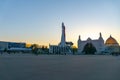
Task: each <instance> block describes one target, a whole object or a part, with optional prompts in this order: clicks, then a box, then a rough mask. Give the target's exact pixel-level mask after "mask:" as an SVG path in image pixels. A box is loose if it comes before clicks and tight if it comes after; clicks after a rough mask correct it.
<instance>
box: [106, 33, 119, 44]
mask: <svg viewBox="0 0 120 80" xmlns="http://www.w3.org/2000/svg"><path fill="white" fill-rule="evenodd" d="M105 45H106V46H119V44H118V42H117V41H116V39H115V38H113V37H112V36H111V35H110V37H109V38H108V39H107V40H106V42H105Z"/></svg>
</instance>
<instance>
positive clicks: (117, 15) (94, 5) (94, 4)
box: [0, 0, 120, 46]
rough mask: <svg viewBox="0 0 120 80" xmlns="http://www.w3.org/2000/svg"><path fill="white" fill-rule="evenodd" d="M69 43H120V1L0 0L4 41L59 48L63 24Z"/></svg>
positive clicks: (1, 36)
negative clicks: (103, 41)
mask: <svg viewBox="0 0 120 80" xmlns="http://www.w3.org/2000/svg"><path fill="white" fill-rule="evenodd" d="M62 22H64V24H65V26H66V40H67V41H72V42H73V43H74V44H75V46H77V40H78V36H79V35H80V36H81V39H82V40H86V39H87V38H88V37H90V38H91V39H98V38H99V33H100V32H101V33H102V36H103V39H104V40H105V41H106V39H107V38H108V37H109V36H110V35H112V36H113V37H114V38H115V39H116V40H117V41H118V42H119V43H120V31H119V30H120V0H0V41H15V42H26V43H31V44H33V43H36V44H39V45H49V44H54V45H57V44H58V43H59V42H60V38H61V23H62Z"/></svg>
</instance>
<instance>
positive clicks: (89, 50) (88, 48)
mask: <svg viewBox="0 0 120 80" xmlns="http://www.w3.org/2000/svg"><path fill="white" fill-rule="evenodd" d="M96 51H97V50H96V48H95V47H94V46H93V44H92V43H87V44H86V45H85V47H84V49H83V51H82V52H84V53H85V54H95V52H96Z"/></svg>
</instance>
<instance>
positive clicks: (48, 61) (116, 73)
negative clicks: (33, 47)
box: [0, 55, 120, 80]
mask: <svg viewBox="0 0 120 80" xmlns="http://www.w3.org/2000/svg"><path fill="white" fill-rule="evenodd" d="M0 80H120V56H111V55H39V56H35V55H0Z"/></svg>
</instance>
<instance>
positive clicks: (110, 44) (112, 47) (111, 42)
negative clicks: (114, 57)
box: [105, 35, 120, 54]
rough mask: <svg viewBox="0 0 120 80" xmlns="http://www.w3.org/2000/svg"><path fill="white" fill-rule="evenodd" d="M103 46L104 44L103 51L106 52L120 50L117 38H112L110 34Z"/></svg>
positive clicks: (117, 51)
mask: <svg viewBox="0 0 120 80" xmlns="http://www.w3.org/2000/svg"><path fill="white" fill-rule="evenodd" d="M105 46H106V48H105V52H107V53H108V54H111V53H119V52H120V47H119V44H118V42H117V40H116V39H115V38H113V37H112V36H111V35H110V37H109V38H108V39H107V40H106V42H105Z"/></svg>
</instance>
